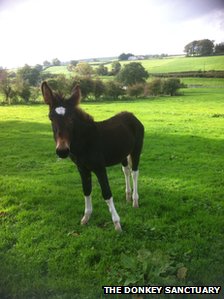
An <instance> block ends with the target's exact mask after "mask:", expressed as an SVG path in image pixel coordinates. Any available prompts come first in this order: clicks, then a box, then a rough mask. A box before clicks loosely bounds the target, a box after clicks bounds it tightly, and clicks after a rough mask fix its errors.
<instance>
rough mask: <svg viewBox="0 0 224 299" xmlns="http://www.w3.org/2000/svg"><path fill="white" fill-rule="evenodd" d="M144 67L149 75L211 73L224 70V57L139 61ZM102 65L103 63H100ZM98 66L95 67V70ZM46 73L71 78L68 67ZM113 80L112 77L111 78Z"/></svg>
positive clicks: (58, 67) (55, 67) (57, 67)
mask: <svg viewBox="0 0 224 299" xmlns="http://www.w3.org/2000/svg"><path fill="white" fill-rule="evenodd" d="M138 62H140V63H141V64H142V65H143V67H144V68H145V69H146V70H147V71H148V72H149V73H167V72H186V71H211V70H217V71H218V70H223V69H224V57H223V56H209V57H183V56H174V57H167V58H163V59H148V60H139V61H138ZM100 63H102V62H100ZM127 63H130V61H124V62H121V64H122V65H124V64H127ZM105 66H106V67H108V69H109V70H110V69H111V64H108V63H107V64H106V65H105ZM96 67H97V66H96V65H93V68H94V69H95V68H96ZM44 72H49V73H52V74H65V75H67V76H69V75H70V74H71V72H69V71H68V70H67V67H66V66H53V67H49V68H47V69H46V71H44ZM109 79H111V77H109Z"/></svg>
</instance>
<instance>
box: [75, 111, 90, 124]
mask: <svg viewBox="0 0 224 299" xmlns="http://www.w3.org/2000/svg"><path fill="white" fill-rule="evenodd" d="M74 110H75V113H76V115H77V116H78V117H79V119H80V120H82V121H84V122H88V123H93V122H94V119H93V117H92V116H91V115H90V114H88V113H87V112H85V111H84V110H82V108H80V107H77V108H75V109H74Z"/></svg>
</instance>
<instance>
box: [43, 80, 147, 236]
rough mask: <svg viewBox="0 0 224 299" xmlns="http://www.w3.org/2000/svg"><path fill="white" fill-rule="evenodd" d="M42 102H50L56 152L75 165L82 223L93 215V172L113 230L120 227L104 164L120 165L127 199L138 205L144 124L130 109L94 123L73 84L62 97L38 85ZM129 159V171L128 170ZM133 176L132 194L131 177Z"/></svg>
mask: <svg viewBox="0 0 224 299" xmlns="http://www.w3.org/2000/svg"><path fill="white" fill-rule="evenodd" d="M41 89H42V94H43V98H44V101H45V103H46V104H47V105H49V109H50V110H49V119H50V120H51V124H52V130H53V134H54V139H55V143H56V154H57V155H58V156H59V157H60V158H67V157H70V159H71V160H72V161H73V162H74V163H75V164H76V165H77V168H78V171H79V173H80V176H81V181H82V188H83V193H84V198H85V211H84V216H83V218H82V220H81V224H87V222H88V221H89V219H90V216H91V214H92V198H91V191H92V182H91V173H92V172H93V173H94V174H95V175H96V176H97V179H98V181H99V184H100V187H101V191H102V195H103V198H104V199H105V201H106V203H107V205H108V207H109V211H110V213H111V216H112V221H113V222H114V226H115V229H116V230H118V231H119V230H121V225H120V217H119V215H118V213H117V211H116V208H115V205H114V202H113V197H112V193H111V189H110V185H109V182H108V177H107V172H106V167H107V166H111V165H115V164H118V163H121V164H122V170H123V172H124V176H125V183H126V189H125V191H126V200H127V201H129V200H130V199H131V196H132V200H133V207H135V208H137V207H138V199H139V196H138V174H139V171H138V164H139V159H140V154H141V151H142V146H143V138H144V126H143V125H142V123H141V122H140V121H139V120H138V119H137V118H136V117H135V116H134V115H133V114H132V113H129V112H121V113H119V114H117V115H115V116H113V117H111V118H109V119H107V120H104V121H100V122H95V121H94V119H93V117H92V116H90V115H89V114H87V113H86V112H84V111H83V110H82V109H81V108H80V107H79V104H80V97H81V92H80V87H79V85H76V86H75V87H74V89H73V90H72V95H71V97H70V98H69V99H67V100H65V99H64V97H63V96H62V95H60V94H58V93H55V92H53V91H52V90H51V88H50V87H49V85H48V84H47V82H43V83H42V85H41ZM130 162H131V167H132V171H131V169H130ZM131 174H132V179H133V192H132V194H131V184H130V176H131Z"/></svg>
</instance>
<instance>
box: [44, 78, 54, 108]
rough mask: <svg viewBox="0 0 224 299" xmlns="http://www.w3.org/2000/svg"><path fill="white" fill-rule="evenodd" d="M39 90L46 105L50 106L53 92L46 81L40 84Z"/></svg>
mask: <svg viewBox="0 0 224 299" xmlns="http://www.w3.org/2000/svg"><path fill="white" fill-rule="evenodd" d="M41 90H42V94H43V97H44V102H45V103H46V104H48V105H50V106H52V104H53V100H54V95H53V92H52V90H51V89H50V87H49V86H48V84H47V82H46V81H44V82H43V83H42V84H41Z"/></svg>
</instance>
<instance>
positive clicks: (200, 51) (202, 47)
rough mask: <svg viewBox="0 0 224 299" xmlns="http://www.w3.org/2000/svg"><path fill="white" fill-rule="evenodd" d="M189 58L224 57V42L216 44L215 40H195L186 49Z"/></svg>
mask: <svg viewBox="0 0 224 299" xmlns="http://www.w3.org/2000/svg"><path fill="white" fill-rule="evenodd" d="M184 52H185V53H186V55H187V56H210V55H224V42H222V43H219V44H216V45H215V44H214V41H213V40H209V39H202V40H194V41H192V42H190V43H189V44H187V45H186V46H185V47H184Z"/></svg>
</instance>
